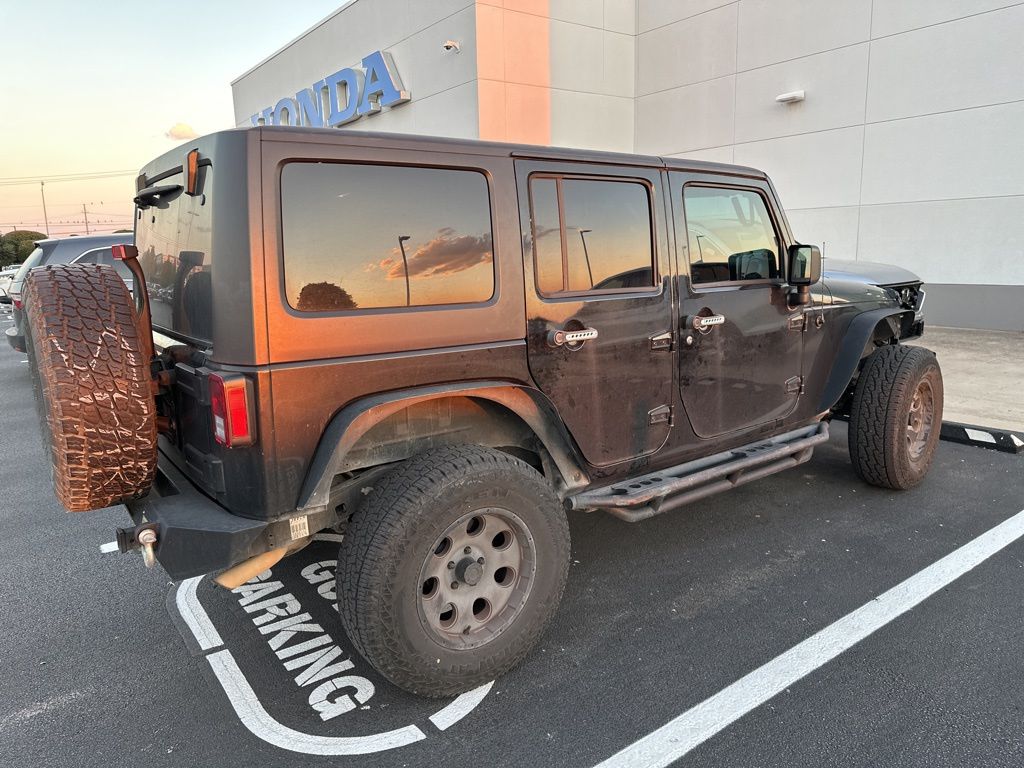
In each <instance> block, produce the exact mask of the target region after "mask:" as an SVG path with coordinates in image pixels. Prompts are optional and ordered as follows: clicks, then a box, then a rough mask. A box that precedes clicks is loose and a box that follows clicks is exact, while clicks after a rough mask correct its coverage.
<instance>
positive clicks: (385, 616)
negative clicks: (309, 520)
mask: <svg viewBox="0 0 1024 768" xmlns="http://www.w3.org/2000/svg"><path fill="white" fill-rule="evenodd" d="M568 567H569V529H568V524H567V522H566V519H565V513H564V511H563V509H562V505H561V504H560V503H559V500H558V497H557V496H556V495H555V494H554V492H553V491H552V489H551V487H550V486H549V485H548V484H547V482H546V481H545V480H544V478H543V476H541V475H540V473H538V472H537V471H536V470H534V469H533V468H532V467H530V466H529V465H527V464H525V463H524V462H522V461H520V460H519V459H517V458H515V457H513V456H510V455H508V454H505V453H502V452H501V451H496V450H493V449H489V448H482V447H478V446H451V447H448V448H444V449H441V450H438V451H432V452H429V453H425V454H421V455H420V456H416V457H414V458H412V459H410V460H409V461H406V462H403V463H402V464H400V465H399V466H398V467H397V468H396V469H394V470H393V471H391V472H390V473H389V474H388V475H387V476H386V477H385V478H384V479H383V480H382V481H381V483H380V485H379V486H378V487H377V488H376V489H375V490H374V492H373V493H372V494H371V496H370V497H369V499H368V501H367V503H366V505H365V506H364V507H363V508H362V509H360V510H359V512H358V513H357V515H356V516H355V518H354V519H353V520H352V522H351V523H350V525H349V528H348V531H347V532H346V534H345V539H344V541H343V543H342V545H341V551H340V553H339V555H338V573H337V584H338V612H339V614H340V615H341V619H342V622H343V624H344V626H345V629H346V631H347V633H348V637H349V640H350V641H351V642H352V644H353V645H354V646H355V647H356V649H357V650H358V651H359V652H360V653H361V654H362V655H363V657H364V658H365V659H366V660H367V661H369V662H370V664H371V665H373V667H374V668H375V669H377V671H379V672H380V673H381V674H382V675H384V677H386V678H387V679H388V680H390V681H391V682H393V683H395V684H396V685H397V686H399V687H400V688H404V689H405V690H407V691H410V692H412V693H416V694H420V695H425V696H448V695H453V694H456V693H460V692H462V691H465V690H468V689H470V688H473V687H475V686H477V685H480V684H482V683H485V682H488V681H489V680H492V679H494V678H495V677H497V676H499V675H501V674H503V673H505V672H507V671H508V670H509V669H511V668H512V667H513V666H514V665H516V664H517V663H518V662H519V661H520V660H522V658H523V657H524V656H526V654H527V653H528V652H529V651H530V649H531V648H532V647H533V646H534V644H535V643H536V642H537V640H538V639H539V637H540V635H541V633H542V632H543V631H544V628H545V626H546V625H547V624H548V622H549V620H550V619H551V617H552V616H553V615H554V613H555V610H556V609H557V607H558V603H559V600H560V599H561V596H562V590H563V589H564V587H565V581H566V577H567V575H568Z"/></svg>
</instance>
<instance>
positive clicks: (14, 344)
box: [4, 325, 25, 352]
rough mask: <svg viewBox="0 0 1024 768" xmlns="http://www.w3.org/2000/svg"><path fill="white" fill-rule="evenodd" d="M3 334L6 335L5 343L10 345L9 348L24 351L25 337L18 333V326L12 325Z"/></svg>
mask: <svg viewBox="0 0 1024 768" xmlns="http://www.w3.org/2000/svg"><path fill="white" fill-rule="evenodd" d="M4 335H5V336H6V337H7V343H8V344H10V345H11V348H12V349H14V350H15V351H17V352H24V351H25V337H24V336H22V335H21V334H20V333H18V326H17V325H12V326H11V327H10V328H8V329H7V330H6V331H4Z"/></svg>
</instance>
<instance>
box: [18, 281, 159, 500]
mask: <svg viewBox="0 0 1024 768" xmlns="http://www.w3.org/2000/svg"><path fill="white" fill-rule="evenodd" d="M24 293H25V309H26V313H27V317H26V322H27V326H28V327H27V331H28V332H27V334H26V335H27V336H28V343H29V352H30V358H31V359H30V360H29V365H31V366H34V367H35V368H36V370H35V371H33V375H34V376H38V387H37V390H36V396H37V398H38V404H39V406H40V409H41V411H42V416H43V419H42V421H43V424H42V427H43V440H44V442H45V443H47V444H48V447H49V450H50V461H51V465H52V474H53V485H54V490H55V491H56V493H57V498H58V499H60V502H61V503H62V504H63V505H64V506H65V507H67V509H68V510H69V511H71V512H84V511H86V510H90V509H100V508H102V507H109V506H110V505H112V504H119V503H122V502H125V501H127V500H129V499H133V498H138V497H139V496H143V495H145V494H146V493H147V492H148V491H149V487H150V485H151V484H152V482H153V474H154V472H155V471H156V403H155V401H154V397H153V391H152V387H151V384H150V371H149V361H148V360H146V359H145V357H144V353H143V352H142V349H143V347H142V344H141V332H140V329H139V327H138V322H137V321H136V315H135V308H134V302H133V300H132V296H131V294H130V293H129V292H128V288H127V286H126V285H125V284H124V282H123V281H122V280H121V278H120V277H118V275H117V273H116V272H115V271H114V270H113V269H112V268H111V267H108V266H101V265H96V264H89V265H85V264H72V265H65V266H57V267H53V266H50V267H43V268H37V269H33V270H31V271H30V272H29V273H28V276H27V277H26V279H25V291H24Z"/></svg>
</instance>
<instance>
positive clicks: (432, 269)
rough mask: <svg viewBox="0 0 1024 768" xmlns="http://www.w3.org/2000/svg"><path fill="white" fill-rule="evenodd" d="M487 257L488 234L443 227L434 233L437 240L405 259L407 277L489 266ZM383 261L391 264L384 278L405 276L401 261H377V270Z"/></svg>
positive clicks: (489, 247) (435, 274)
mask: <svg viewBox="0 0 1024 768" xmlns="http://www.w3.org/2000/svg"><path fill="white" fill-rule="evenodd" d="M491 258H492V257H491V235H490V233H487V234H484V235H479V236H476V235H456V234H455V230H453V229H451V228H450V227H445V228H444V229H441V230H439V231H438V233H437V237H435V238H434V239H433V240H431V241H430V242H428V243H427V244H426V245H422V246H420V247H419V248H417V249H416V251H415V253H413V254H411V255H410V256H409V277H420V278H427V277H435V276H437V275H451V274H455V273H456V272H462V271H463V270H466V269H469V268H470V267H474V266H476V265H477V264H481V263H489V262H490V261H491ZM387 261H392V262H393V265H392V266H391V269H390V271H389V272H388V275H387V277H388V279H389V280H397V279H402V278H404V277H405V267H404V265H403V264H402V263H401V261H398V262H394V260H392V259H385V260H384V261H382V262H381V268H384V267H385V262H387Z"/></svg>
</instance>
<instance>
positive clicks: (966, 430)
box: [939, 421, 1024, 453]
mask: <svg viewBox="0 0 1024 768" xmlns="http://www.w3.org/2000/svg"><path fill="white" fill-rule="evenodd" d="M939 437H940V438H941V439H942V440H948V441H949V442H951V443H961V444H962V445H973V446H976V447H978V448H988V449H989V450H991V451H1001V452H1002V453H1024V434H1017V433H1014V432H1011V431H1009V430H1006V429H993V428H992V427H979V426H977V425H974V424H961V423H959V422H956V421H944V422H942V431H941V432H940V433H939Z"/></svg>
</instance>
